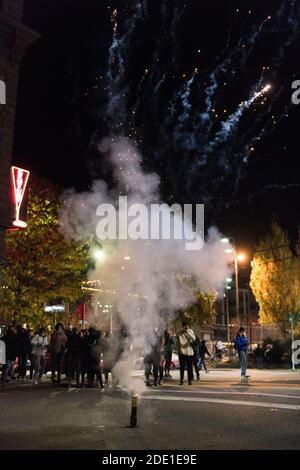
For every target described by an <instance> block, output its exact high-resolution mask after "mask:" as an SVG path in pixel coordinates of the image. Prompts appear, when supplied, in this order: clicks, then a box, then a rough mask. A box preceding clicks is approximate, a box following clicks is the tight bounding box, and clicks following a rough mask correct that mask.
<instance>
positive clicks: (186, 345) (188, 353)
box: [177, 322, 196, 385]
mask: <svg viewBox="0 0 300 470" xmlns="http://www.w3.org/2000/svg"><path fill="white" fill-rule="evenodd" d="M195 339H196V335H195V333H194V331H193V330H192V329H191V328H189V326H188V323H187V322H183V323H182V329H181V330H180V331H179V332H178V333H177V341H178V355H179V364H180V385H183V379H184V370H185V367H187V374H188V381H189V385H192V381H193V356H194V350H193V347H192V343H193V341H195Z"/></svg>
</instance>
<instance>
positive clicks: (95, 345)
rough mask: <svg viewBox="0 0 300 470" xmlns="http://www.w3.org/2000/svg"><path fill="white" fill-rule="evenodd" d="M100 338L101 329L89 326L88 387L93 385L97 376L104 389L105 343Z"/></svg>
mask: <svg viewBox="0 0 300 470" xmlns="http://www.w3.org/2000/svg"><path fill="white" fill-rule="evenodd" d="M100 338H101V334H100V332H99V331H97V330H96V329H95V328H89V340H88V345H87V367H88V387H92V386H93V383H94V380H95V377H96V380H97V383H98V385H99V386H100V388H101V389H103V388H104V387H103V382H102V373H101V367H100V362H101V355H102V353H103V345H102V342H101V339H100Z"/></svg>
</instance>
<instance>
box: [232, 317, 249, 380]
mask: <svg viewBox="0 0 300 470" xmlns="http://www.w3.org/2000/svg"><path fill="white" fill-rule="evenodd" d="M235 345H236V349H237V352H238V355H239V359H240V363H241V380H247V378H248V375H247V352H248V345H249V340H248V338H247V337H246V334H245V328H243V327H242V326H241V328H240V329H239V331H238V334H237V335H236V338H235Z"/></svg>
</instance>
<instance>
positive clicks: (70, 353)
mask: <svg viewBox="0 0 300 470" xmlns="http://www.w3.org/2000/svg"><path fill="white" fill-rule="evenodd" d="M82 343H83V340H82V338H81V337H80V335H79V333H78V331H77V329H76V328H73V329H72V331H71V332H70V335H69V339H68V346H67V352H66V362H67V378H68V386H69V387H71V385H72V379H73V375H74V373H75V379H76V387H77V388H79V385H80V371H81V356H82Z"/></svg>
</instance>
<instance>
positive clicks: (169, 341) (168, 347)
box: [164, 330, 174, 378]
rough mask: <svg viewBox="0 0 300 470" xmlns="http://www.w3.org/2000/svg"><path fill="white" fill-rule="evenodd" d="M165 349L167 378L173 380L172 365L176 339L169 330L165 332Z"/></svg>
mask: <svg viewBox="0 0 300 470" xmlns="http://www.w3.org/2000/svg"><path fill="white" fill-rule="evenodd" d="M164 348H165V377H169V378H171V377H172V376H171V374H170V369H171V363H172V354H173V348H174V337H173V335H172V334H171V332H169V331H168V330H166V331H165V340H164Z"/></svg>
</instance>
